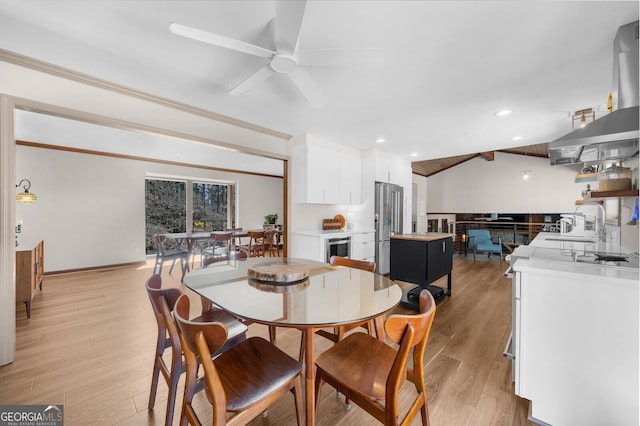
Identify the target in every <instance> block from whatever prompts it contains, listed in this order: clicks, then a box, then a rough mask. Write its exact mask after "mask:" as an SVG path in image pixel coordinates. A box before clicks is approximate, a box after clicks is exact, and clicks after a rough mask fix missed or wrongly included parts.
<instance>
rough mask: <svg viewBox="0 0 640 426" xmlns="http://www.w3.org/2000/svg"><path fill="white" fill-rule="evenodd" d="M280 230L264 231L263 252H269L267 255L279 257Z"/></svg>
mask: <svg viewBox="0 0 640 426" xmlns="http://www.w3.org/2000/svg"><path fill="white" fill-rule="evenodd" d="M280 236H281V233H280V230H278V229H271V230H269V231H265V235H264V244H265V252H266V253H269V256H272V257H280V243H281V242H280Z"/></svg>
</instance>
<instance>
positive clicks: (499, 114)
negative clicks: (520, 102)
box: [495, 109, 513, 117]
mask: <svg viewBox="0 0 640 426" xmlns="http://www.w3.org/2000/svg"><path fill="white" fill-rule="evenodd" d="M512 112H513V111H512V110H510V109H503V110H501V111H498V112H496V114H495V115H496V117H506V116H507V115H509V114H511V113H512Z"/></svg>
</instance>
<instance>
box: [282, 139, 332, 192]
mask: <svg viewBox="0 0 640 426" xmlns="http://www.w3.org/2000/svg"><path fill="white" fill-rule="evenodd" d="M315 139H316V138H313V137H310V136H307V137H306V142H305V143H301V144H297V145H296V146H294V148H293V156H292V160H293V182H294V191H293V193H294V202H295V203H308V204H339V203H340V154H339V152H337V151H336V150H334V149H332V148H331V147H330V146H326V145H325V144H323V143H322V142H321V140H318V141H316V140H315Z"/></svg>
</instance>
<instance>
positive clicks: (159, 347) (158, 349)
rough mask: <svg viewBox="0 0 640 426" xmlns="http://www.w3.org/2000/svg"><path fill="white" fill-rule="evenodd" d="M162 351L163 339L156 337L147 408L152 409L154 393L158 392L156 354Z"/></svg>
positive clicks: (158, 367)
mask: <svg viewBox="0 0 640 426" xmlns="http://www.w3.org/2000/svg"><path fill="white" fill-rule="evenodd" d="M162 352H164V339H162V340H161V339H158V343H157V345H156V356H155V357H154V362H153V373H151V390H150V391H149V405H148V408H149V410H152V409H153V406H154V405H155V404H156V393H157V392H158V380H159V379H160V364H159V361H158V354H160V355H162Z"/></svg>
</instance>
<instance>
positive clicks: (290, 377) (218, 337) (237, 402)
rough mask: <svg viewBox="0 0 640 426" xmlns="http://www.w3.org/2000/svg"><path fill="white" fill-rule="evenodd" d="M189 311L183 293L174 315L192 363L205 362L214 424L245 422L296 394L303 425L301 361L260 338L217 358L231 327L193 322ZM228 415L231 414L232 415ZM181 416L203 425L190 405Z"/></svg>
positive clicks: (207, 391) (297, 408)
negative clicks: (282, 398) (189, 317)
mask: <svg viewBox="0 0 640 426" xmlns="http://www.w3.org/2000/svg"><path fill="white" fill-rule="evenodd" d="M188 313H189V299H188V298H187V297H186V295H184V296H182V297H180V298H179V299H178V302H177V303H176V307H175V310H174V312H173V315H174V318H175V320H176V323H177V325H178V328H179V329H180V337H181V339H182V342H183V348H184V352H185V357H186V359H187V362H188V364H189V363H191V362H192V360H193V359H194V358H195V357H196V354H197V355H198V356H199V359H200V360H201V362H202V368H203V370H204V380H205V382H206V386H205V390H206V394H207V399H208V400H209V402H210V403H211V405H212V406H213V420H212V424H213V425H226V424H227V423H228V424H247V423H248V422H249V421H250V420H251V419H252V418H254V417H255V416H257V415H259V414H260V413H261V412H264V410H266V409H267V408H268V407H269V406H270V405H271V404H272V403H273V402H274V401H276V400H277V399H279V398H280V397H281V396H282V395H284V394H285V393H287V392H289V391H291V392H292V393H293V395H294V402H295V409H296V419H297V422H298V425H300V424H301V423H302V389H301V388H302V385H301V383H302V382H301V378H300V373H301V366H300V364H299V363H298V362H296V361H295V360H293V359H291V357H289V356H288V355H287V354H285V353H284V352H282V351H281V350H280V349H278V348H276V347H275V346H274V345H272V344H271V343H269V342H267V341H266V340H264V339H262V338H260V337H251V338H249V339H246V340H243V341H242V342H239V343H238V344H236V345H234V346H232V347H230V348H229V349H228V350H227V352H224V353H223V354H222V355H220V356H219V357H218V358H215V357H212V354H215V352H216V351H219V350H220V348H222V347H223V345H224V344H225V342H226V340H227V336H228V329H227V327H226V326H225V324H223V323H221V322H215V321H213V322H196V321H189V320H188V319H187V318H188ZM187 354H188V355H187ZM217 364H220V367H218V365H217ZM227 412H231V413H232V414H231V416H230V417H229V416H227ZM182 416H183V417H182V418H183V419H186V420H188V421H189V423H191V424H201V423H200V420H199V419H198V416H197V414H196V413H195V411H194V410H193V407H191V406H190V405H189V406H184V405H183V410H182Z"/></svg>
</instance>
